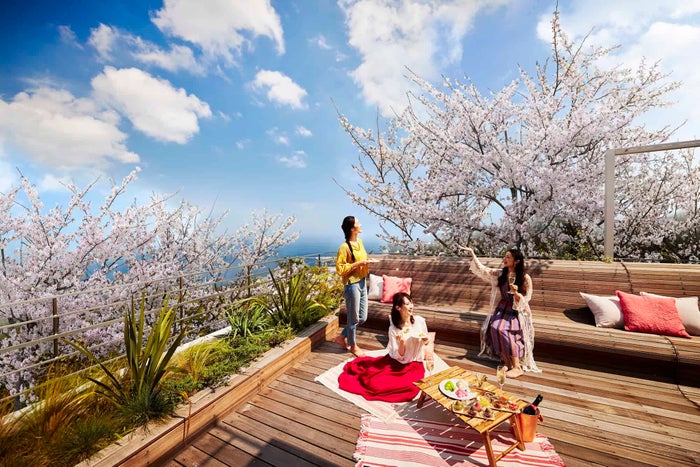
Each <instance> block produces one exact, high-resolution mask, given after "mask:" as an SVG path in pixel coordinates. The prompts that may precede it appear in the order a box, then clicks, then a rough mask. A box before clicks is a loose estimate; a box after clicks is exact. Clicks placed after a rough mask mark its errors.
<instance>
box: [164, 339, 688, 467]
mask: <svg viewBox="0 0 700 467" xmlns="http://www.w3.org/2000/svg"><path fill="white" fill-rule="evenodd" d="M360 345H361V346H363V347H364V348H367V349H372V348H375V349H376V348H382V347H384V341H383V337H382V336H381V335H377V334H375V333H373V332H371V331H369V332H363V333H362V334H361V336H360ZM536 350H537V349H535V354H536ZM436 351H437V352H438V354H439V355H440V356H441V357H442V358H443V359H444V360H445V361H447V363H448V364H452V365H459V366H462V367H464V368H467V369H470V370H474V371H480V372H483V373H486V374H489V375H492V374H493V373H494V372H495V370H494V364H493V362H490V361H488V360H483V359H479V358H476V354H477V351H476V349H474V348H468V349H467V348H465V347H461V348H460V347H455V346H453V345H441V344H440V342H439V341H438V345H437V346H436ZM465 352H466V354H465ZM348 357H349V354H347V353H345V352H342V351H341V349H340V348H339V347H338V346H336V345H334V344H332V343H330V342H326V343H324V344H322V345H321V346H319V347H318V348H316V349H314V351H313V352H312V353H311V354H310V355H309V356H307V357H305V358H304V359H303V360H302V361H300V362H299V363H298V364H297V365H295V366H294V367H293V368H292V369H291V370H289V371H287V372H286V373H285V374H284V375H282V376H281V377H280V378H279V379H278V380H276V381H275V382H273V383H272V384H271V385H270V386H269V387H268V388H266V389H265V390H263V391H262V392H261V393H260V394H258V395H257V396H255V397H254V398H253V399H251V400H250V401H249V402H248V403H247V404H245V405H244V406H242V407H241V408H239V409H238V410H236V411H235V412H232V413H231V414H229V415H227V416H225V417H224V418H223V419H222V420H221V422H219V423H218V424H217V425H216V426H214V427H212V428H211V429H209V430H208V431H207V432H206V433H204V434H202V435H200V436H199V437H198V438H196V439H195V440H194V441H193V442H192V443H190V444H188V445H185V446H183V447H182V449H181V450H180V451H179V452H177V453H175V454H174V455H172V456H171V457H170V458H169V459H164V460H163V461H162V462H161V465H167V466H169V467H179V466H224V465H227V466H246V465H273V466H297V465H300V466H303V465H334V466H335V465H338V466H352V465H354V463H355V462H354V460H353V458H352V454H353V452H354V450H355V443H356V441H357V435H358V432H359V427H360V415H361V414H362V410H361V409H360V408H358V407H357V406H355V405H353V404H351V403H349V402H348V401H346V400H345V399H343V398H342V397H340V396H338V395H336V394H335V393H333V392H332V391H330V390H328V389H327V388H325V387H324V386H323V385H321V384H320V383H317V382H315V381H314V378H315V377H316V376H318V375H319V374H321V373H323V372H324V371H326V370H327V369H329V368H331V367H332V366H334V365H337V364H338V363H340V362H342V361H344V360H345V359H346V358H348ZM540 366H541V368H542V370H543V372H542V373H541V374H536V375H533V374H526V375H525V376H523V377H521V378H519V379H517V380H509V381H508V382H507V383H506V389H507V390H508V391H510V392H512V393H513V394H516V395H518V396H519V397H521V398H523V399H525V400H532V399H534V397H535V396H536V395H537V394H539V393H541V394H542V395H543V396H544V401H543V402H542V404H541V408H542V414H543V416H544V418H545V421H544V423H543V424H542V425H540V426H539V427H538V431H539V432H540V433H543V434H545V435H546V436H548V437H549V439H550V441H551V442H552V444H553V445H554V447H555V448H556V450H557V452H558V453H559V454H560V455H561V457H562V458H563V459H564V461H565V462H566V464H567V465H568V466H618V465H619V466H629V465H635V466H678V467H680V466H696V465H700V388H690V387H684V388H681V389H682V390H683V392H684V393H685V394H686V396H687V397H686V396H684V395H683V394H682V393H681V390H679V388H678V387H677V386H676V385H674V384H671V383H660V382H656V381H649V380H646V379H642V378H636V377H634V376H629V375H625V376H622V375H616V374H611V373H606V372H603V371H600V370H598V369H596V368H595V367H594V366H591V367H589V368H574V367H568V366H561V365H557V364H554V363H542V364H541V365H540ZM688 398H690V399H688ZM693 401H695V402H693Z"/></svg>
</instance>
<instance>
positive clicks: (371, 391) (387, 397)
mask: <svg viewBox="0 0 700 467" xmlns="http://www.w3.org/2000/svg"><path fill="white" fill-rule="evenodd" d="M424 374H425V371H424V368H423V363H422V362H411V363H408V364H406V365H404V364H403V363H399V362H397V361H396V360H394V359H393V358H391V357H390V356H388V355H385V356H383V357H358V358H356V359H354V360H352V361H349V362H348V363H346V364H345V367H344V368H343V372H342V373H341V374H340V376H338V385H339V386H340V389H342V390H343V391H347V392H351V393H353V394H359V395H361V396H362V397H364V398H365V399H367V400H369V401H384V402H407V401H410V400H411V399H413V398H414V397H416V395H417V394H418V388H417V387H416V385H415V384H413V382H414V381H418V380H419V379H421V378H423V376H424Z"/></svg>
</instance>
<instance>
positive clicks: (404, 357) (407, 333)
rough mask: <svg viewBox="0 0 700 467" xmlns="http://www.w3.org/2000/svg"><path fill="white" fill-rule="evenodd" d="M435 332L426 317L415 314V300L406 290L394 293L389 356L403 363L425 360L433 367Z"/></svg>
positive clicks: (390, 320)
mask: <svg viewBox="0 0 700 467" xmlns="http://www.w3.org/2000/svg"><path fill="white" fill-rule="evenodd" d="M434 346H435V333H434V332H430V333H429V332H428V326H427V324H426V323H425V319H424V318H423V317H421V316H416V315H414V314H413V300H412V299H411V296H410V295H408V294H407V293H404V292H399V293H397V294H395V295H394V297H393V300H392V306H391V316H390V317H389V344H388V345H387V349H388V350H389V356H390V357H391V358H393V359H395V360H397V361H398V362H401V363H404V364H405V363H410V362H425V364H426V368H427V369H428V370H429V371H432V369H433V352H434Z"/></svg>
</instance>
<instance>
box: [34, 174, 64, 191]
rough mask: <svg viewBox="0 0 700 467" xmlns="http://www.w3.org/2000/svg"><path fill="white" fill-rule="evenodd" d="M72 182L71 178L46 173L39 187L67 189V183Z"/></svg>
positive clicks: (53, 189) (41, 189)
mask: <svg viewBox="0 0 700 467" xmlns="http://www.w3.org/2000/svg"><path fill="white" fill-rule="evenodd" d="M69 184H70V180H69V179H68V178H67V177H61V178H58V177H56V176H55V175H53V174H44V177H43V178H42V179H41V181H39V184H38V185H37V188H38V189H39V191H42V192H47V191H60V192H65V191H66V185H69Z"/></svg>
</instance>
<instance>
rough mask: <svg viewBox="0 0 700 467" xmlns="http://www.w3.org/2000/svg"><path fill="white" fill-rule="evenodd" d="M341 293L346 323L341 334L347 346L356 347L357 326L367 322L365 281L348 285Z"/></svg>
mask: <svg viewBox="0 0 700 467" xmlns="http://www.w3.org/2000/svg"><path fill="white" fill-rule="evenodd" d="M343 293H344V295H345V310H346V312H347V316H348V323H347V324H346V325H345V328H344V329H343V332H342V333H341V334H342V335H343V336H345V338H346V339H347V340H348V345H349V346H350V347H353V346H355V345H356V339H355V330H356V329H357V326H359V325H360V324H362V323H364V322H365V321H367V281H366V280H365V279H362V280H360V281H358V282H355V283H354V284H348V285H346V286H345V290H344V291H343Z"/></svg>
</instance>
